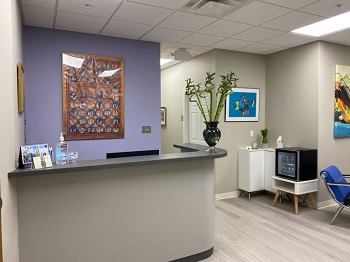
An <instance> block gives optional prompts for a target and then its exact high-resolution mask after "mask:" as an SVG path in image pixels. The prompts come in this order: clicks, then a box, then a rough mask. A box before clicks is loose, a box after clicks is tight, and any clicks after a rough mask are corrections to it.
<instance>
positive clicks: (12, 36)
mask: <svg viewBox="0 0 350 262" xmlns="http://www.w3.org/2000/svg"><path fill="white" fill-rule="evenodd" d="M0 12H1V16H0V23H1V39H2V40H3V41H1V42H0V50H1V60H0V61H1V62H0V79H1V83H2V84H1V85H2V87H1V90H2V100H1V101H2V102H1V108H2V110H1V112H0V123H1V125H0V134H1V139H2V143H1V149H0V159H1V161H0V184H1V197H2V199H3V208H2V210H1V213H2V234H3V235H2V241H3V259H4V261H6V262H17V261H19V256H18V225H17V190H16V181H13V180H12V181H9V180H8V177H7V173H8V172H9V171H11V170H12V169H14V168H15V167H16V160H17V158H18V148H19V145H20V144H23V143H24V135H23V132H24V124H23V123H24V121H23V119H24V118H23V114H18V113H17V80H16V79H17V73H16V66H17V62H19V61H21V60H22V37H21V34H22V32H21V21H20V13H19V7H18V1H13V0H4V1H2V3H1V6H0Z"/></svg>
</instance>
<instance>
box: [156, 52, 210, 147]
mask: <svg viewBox="0 0 350 262" xmlns="http://www.w3.org/2000/svg"><path fill="white" fill-rule="evenodd" d="M214 71H215V51H211V52H208V53H206V54H204V55H201V56H198V57H196V58H195V59H192V60H190V61H189V62H182V63H180V64H178V65H175V66H172V67H170V68H167V69H165V70H162V72H161V106H165V107H166V108H167V125H166V126H162V153H178V152H179V150H178V149H175V148H174V147H173V144H174V143H182V142H183V131H182V129H183V121H181V116H182V115H183V101H184V94H185V87H186V82H185V80H186V79H188V78H192V79H193V80H195V82H196V83H204V82H205V77H206V72H214Z"/></svg>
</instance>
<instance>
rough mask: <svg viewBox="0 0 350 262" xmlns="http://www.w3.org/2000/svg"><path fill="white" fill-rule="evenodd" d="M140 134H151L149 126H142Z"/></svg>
mask: <svg viewBox="0 0 350 262" xmlns="http://www.w3.org/2000/svg"><path fill="white" fill-rule="evenodd" d="M142 133H143V134H149V133H151V126H142Z"/></svg>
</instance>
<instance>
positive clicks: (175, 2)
mask: <svg viewBox="0 0 350 262" xmlns="http://www.w3.org/2000/svg"><path fill="white" fill-rule="evenodd" d="M130 1H131V2H136V3H141V4H147V5H153V6H159V7H164V8H170V9H173V10H174V9H179V8H180V7H182V6H183V5H185V4H186V3H187V2H188V1H189V0H130Z"/></svg>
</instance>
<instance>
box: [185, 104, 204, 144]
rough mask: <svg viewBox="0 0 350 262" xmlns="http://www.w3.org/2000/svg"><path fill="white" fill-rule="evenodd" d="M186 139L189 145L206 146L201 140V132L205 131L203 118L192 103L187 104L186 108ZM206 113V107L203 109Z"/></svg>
mask: <svg viewBox="0 0 350 262" xmlns="http://www.w3.org/2000/svg"><path fill="white" fill-rule="evenodd" d="M188 109H189V110H188V138H189V142H190V143H194V144H204V145H205V144H206V143H205V141H204V139H203V130H204V129H205V124H204V118H203V116H202V113H201V111H200V110H199V108H198V106H197V104H196V103H194V102H189V106H188ZM203 109H204V111H205V112H206V111H207V107H204V108H203Z"/></svg>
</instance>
